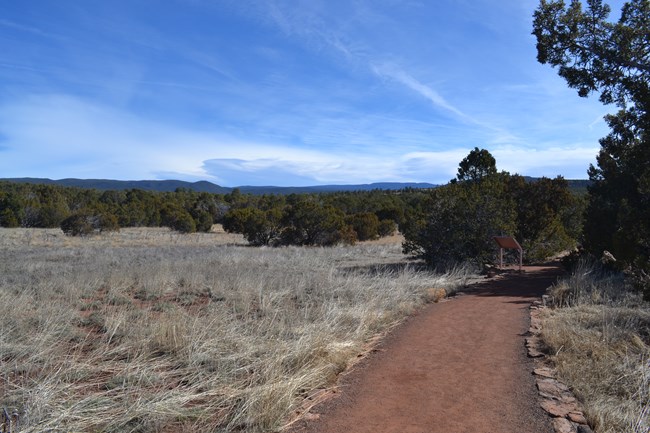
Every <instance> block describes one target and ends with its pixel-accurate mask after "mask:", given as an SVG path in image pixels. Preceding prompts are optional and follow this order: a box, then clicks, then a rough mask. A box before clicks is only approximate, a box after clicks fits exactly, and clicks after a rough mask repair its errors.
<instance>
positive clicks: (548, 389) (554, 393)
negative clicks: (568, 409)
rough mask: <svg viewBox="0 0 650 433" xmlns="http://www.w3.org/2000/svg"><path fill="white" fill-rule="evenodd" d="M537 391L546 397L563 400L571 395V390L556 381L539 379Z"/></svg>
mask: <svg viewBox="0 0 650 433" xmlns="http://www.w3.org/2000/svg"><path fill="white" fill-rule="evenodd" d="M536 382H537V389H538V390H539V393H540V394H541V395H542V396H544V397H549V398H555V399H557V400H563V397H566V395H567V394H569V393H570V391H569V388H568V387H567V386H566V385H564V384H563V383H560V382H558V381H557V380H555V379H537V381H536Z"/></svg>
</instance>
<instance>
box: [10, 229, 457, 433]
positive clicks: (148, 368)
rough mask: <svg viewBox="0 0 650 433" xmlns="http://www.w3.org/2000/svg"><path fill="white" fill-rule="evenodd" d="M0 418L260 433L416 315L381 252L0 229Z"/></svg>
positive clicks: (415, 272) (403, 272) (422, 293)
mask: <svg viewBox="0 0 650 433" xmlns="http://www.w3.org/2000/svg"><path fill="white" fill-rule="evenodd" d="M0 245H2V250H1V251H2V252H1V254H0V305H2V306H3V309H2V311H3V313H2V314H1V315H0V359H1V363H0V398H1V401H0V406H2V407H4V408H5V409H7V410H8V411H9V413H13V412H15V413H16V414H18V415H19V419H18V423H19V424H18V430H17V431H20V432H21V433H27V432H42V431H50V432H100V431H101V432H120V433H126V432H161V433H164V432H197V431H201V432H209V431H219V432H230V431H233V432H234V431H246V432H268V431H277V430H278V429H281V428H282V426H283V425H285V424H286V423H288V422H290V421H291V419H292V417H293V416H296V411H297V409H298V408H300V406H301V405H303V404H304V402H305V401H306V399H308V398H310V397H311V396H312V395H313V394H314V393H317V392H318V390H321V389H323V388H328V387H333V386H335V381H336V378H337V375H338V374H339V373H341V372H342V371H343V370H344V369H345V368H346V367H347V366H349V365H350V363H352V362H353V361H354V360H355V359H356V358H357V356H358V354H360V353H362V352H363V351H364V350H366V349H367V348H368V345H369V344H371V342H372V340H373V338H374V337H376V336H378V335H381V334H382V333H384V332H386V331H387V330H388V329H389V328H390V327H391V326H393V325H395V324H396V323H398V322H399V321H400V320H401V319H403V318H404V317H405V316H406V315H408V314H410V313H412V312H413V311H414V310H415V309H416V308H418V307H419V306H421V305H422V304H423V303H426V302H431V301H435V300H437V299H436V297H437V296H439V293H440V291H439V290H436V289H440V288H444V289H445V290H446V291H447V292H448V293H451V292H453V291H455V290H456V289H457V288H459V287H461V286H463V285H464V284H465V283H466V281H467V278H468V277H469V274H468V273H467V272H466V271H463V270H458V271H456V272H452V273H451V274H447V275H437V274H434V273H431V272H429V271H426V270H424V269H422V268H421V267H420V266H418V265H417V263H410V262H408V261H407V259H406V258H405V257H404V256H403V255H402V253H401V245H400V242H399V239H395V240H394V242H385V241H384V242H379V243H366V244H359V245H356V246H345V247H343V246H341V247H332V248H298V247H286V248H252V247H248V246H246V245H245V242H244V240H243V239H242V238H241V237H240V236H239V235H231V234H226V233H223V231H219V230H216V231H213V232H212V233H195V234H191V235H179V234H176V233H173V232H170V231H169V230H167V229H145V228H140V229H123V230H121V231H119V232H116V233H108V234H103V235H100V236H94V237H88V238H71V237H66V236H64V235H63V234H62V233H61V231H60V230H58V229H57V230H50V229H0Z"/></svg>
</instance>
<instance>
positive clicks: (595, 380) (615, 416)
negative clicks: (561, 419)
mask: <svg viewBox="0 0 650 433" xmlns="http://www.w3.org/2000/svg"><path fill="white" fill-rule="evenodd" d="M551 295H552V300H553V301H554V303H555V304H556V305H557V306H558V307H560V308H553V309H547V310H545V321H544V325H543V330H542V337H543V339H544V341H545V343H546V345H547V346H548V348H549V350H550V352H551V354H552V356H551V359H552V360H553V362H554V363H555V365H556V366H557V369H558V373H559V375H560V377H561V378H562V379H563V380H564V381H565V383H567V384H568V385H569V386H570V387H571V388H572V389H573V391H574V393H575V394H576V396H577V397H578V398H579V399H580V400H581V401H582V402H583V403H584V406H585V415H586V416H587V419H588V420H589V423H590V424H591V425H592V426H593V427H594V430H595V431H596V432H598V433H648V432H649V431H650V305H648V303H644V302H643V301H642V300H641V295H640V293H635V292H632V291H630V290H629V288H626V287H625V284H624V282H623V280H622V279H621V278H620V277H619V276H615V275H607V274H601V273H599V272H598V270H597V269H596V268H594V267H592V266H587V265H584V264H583V265H582V266H580V267H578V269H577V270H576V271H575V272H574V273H573V275H572V276H571V277H570V278H569V279H567V280H565V281H562V282H560V283H558V284H557V285H555V287H554V288H553V289H552V291H551Z"/></svg>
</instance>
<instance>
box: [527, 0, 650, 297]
mask: <svg viewBox="0 0 650 433" xmlns="http://www.w3.org/2000/svg"><path fill="white" fill-rule="evenodd" d="M609 14H610V8H609V6H608V5H607V4H604V3H603V2H602V1H600V0H589V1H587V2H586V8H584V7H583V3H582V2H580V1H577V0H574V1H572V2H571V3H570V4H569V5H568V6H567V5H566V4H565V3H564V2H563V1H546V0H542V1H541V2H540V5H539V7H538V9H537V11H536V12H535V19H534V28H533V34H534V35H535V36H536V37H537V52H538V56H537V58H538V60H539V61H540V62H541V63H548V64H550V65H551V66H554V67H558V73H559V75H560V76H561V77H563V78H564V79H565V80H566V82H567V84H568V85H569V87H571V88H575V89H577V90H578V94H579V95H580V96H583V97H586V96H588V95H590V94H591V93H593V92H599V93H600V96H599V99H600V101H601V102H603V103H604V104H615V105H616V106H618V107H619V111H618V112H617V113H616V114H610V115H608V116H606V118H605V120H606V122H607V123H608V125H609V127H610V133H609V134H608V135H607V136H606V137H604V138H602V139H601V140H600V145H601V149H600V152H599V154H598V157H597V163H598V165H597V167H594V166H591V167H590V169H589V178H590V179H591V180H592V182H593V183H592V186H591V187H590V189H589V193H590V203H589V206H588V209H587V219H586V222H585V247H586V248H587V249H588V250H589V251H591V252H592V253H595V254H600V253H602V251H603V250H609V251H610V252H612V253H613V254H614V256H615V257H616V258H617V259H618V263H619V264H620V265H621V266H622V267H631V270H632V273H637V274H639V275H641V274H645V275H647V274H648V273H650V136H649V133H648V130H649V128H650V1H649V0H632V1H629V2H626V3H625V4H624V5H623V7H622V10H621V15H620V18H619V19H618V21H617V22H613V21H611V20H609ZM642 280H643V279H641V280H639V281H642ZM641 285H642V286H643V285H646V284H645V283H642V284H641ZM644 289H645V290H646V293H647V294H648V296H649V297H650V286H647V285H646V287H644Z"/></svg>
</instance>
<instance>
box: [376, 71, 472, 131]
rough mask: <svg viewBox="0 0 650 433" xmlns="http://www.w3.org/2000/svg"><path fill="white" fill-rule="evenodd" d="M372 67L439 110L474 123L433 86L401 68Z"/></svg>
mask: <svg viewBox="0 0 650 433" xmlns="http://www.w3.org/2000/svg"><path fill="white" fill-rule="evenodd" d="M370 67H371V69H372V71H373V72H374V73H375V74H377V75H378V76H380V77H382V78H389V79H392V80H395V81H397V82H398V83H400V84H403V85H404V86H406V87H408V88H409V89H411V90H413V91H414V92H416V93H417V94H419V95H420V96H422V97H424V98H426V99H428V100H429V101H430V102H431V103H432V104H433V105H434V106H436V107H437V108H440V109H443V110H444V111H447V112H449V113H451V114H454V115H456V116H458V117H460V118H462V119H463V120H471V121H472V122H474V121H473V120H472V119H471V118H470V117H469V116H467V115H466V114H465V113H463V112H462V111H460V110H459V109H457V108H456V107H454V106H453V105H451V104H450V103H449V102H447V100H445V98H443V97H442V96H441V95H440V94H439V93H438V92H437V91H436V90H435V89H433V88H432V87H431V86H427V85H425V84H423V83H421V82H420V81H418V80H417V79H416V78H415V77H413V76H412V75H410V74H408V73H407V72H405V71H404V70H402V69H401V68H399V67H397V66H395V65H391V64H384V65H380V66H375V65H371V66H370Z"/></svg>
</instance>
